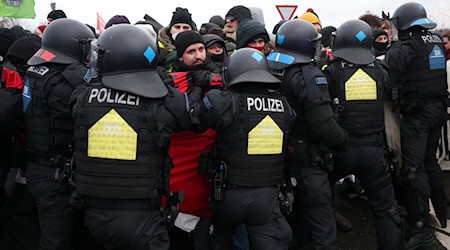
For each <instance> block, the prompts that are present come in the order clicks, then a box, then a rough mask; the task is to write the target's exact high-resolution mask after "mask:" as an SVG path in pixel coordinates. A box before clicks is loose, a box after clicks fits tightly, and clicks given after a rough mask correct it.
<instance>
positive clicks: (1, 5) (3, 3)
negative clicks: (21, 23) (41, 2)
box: [0, 0, 36, 18]
mask: <svg viewBox="0 0 450 250" xmlns="http://www.w3.org/2000/svg"><path fill="white" fill-rule="evenodd" d="M35 16H36V13H35V12H34V0H0V17H15V18H34V17H35Z"/></svg>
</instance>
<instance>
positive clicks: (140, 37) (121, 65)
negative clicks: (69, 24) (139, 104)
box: [91, 24, 168, 98]
mask: <svg viewBox="0 0 450 250" xmlns="http://www.w3.org/2000/svg"><path fill="white" fill-rule="evenodd" d="M157 57H158V49H157V45H156V37H155V36H151V35H150V34H149V33H148V32H145V31H144V30H142V29H140V28H138V27H136V26H133V25H131V24H117V25H114V26H112V27H109V28H108V29H106V30H105V31H104V32H103V33H102V34H101V35H100V36H99V37H98V39H97V40H94V41H92V44H91V72H93V74H94V77H97V76H98V77H100V78H101V81H102V83H103V84H104V85H105V86H107V87H110V88H112V89H117V90H122V91H126V92H129V93H132V94H136V95H139V96H144V97H148V98H160V97H164V96H165V95H167V93H168V91H167V88H166V86H165V85H164V83H163V81H162V80H161V78H160V76H159V75H158V72H156V67H157V63H158V58H157Z"/></svg>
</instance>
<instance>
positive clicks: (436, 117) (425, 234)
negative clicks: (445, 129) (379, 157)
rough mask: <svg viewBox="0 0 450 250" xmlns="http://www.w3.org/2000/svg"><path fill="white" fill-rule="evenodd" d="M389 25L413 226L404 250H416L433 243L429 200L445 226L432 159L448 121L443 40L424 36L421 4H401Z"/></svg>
mask: <svg viewBox="0 0 450 250" xmlns="http://www.w3.org/2000/svg"><path fill="white" fill-rule="evenodd" d="M392 22H393V24H394V27H395V28H396V29H397V30H398V39H399V40H398V42H396V43H394V44H393V45H392V47H391V48H390V49H389V50H388V52H387V54H386V62H387V64H388V65H389V68H390V76H391V80H392V83H393V84H394V85H396V86H398V88H399V92H400V98H401V99H400V103H401V113H402V117H401V122H400V129H401V148H402V153H403V162H404V170H405V173H404V176H405V182H406V193H407V197H408V219H409V222H410V224H411V227H412V229H411V232H410V237H409V239H408V240H407V242H406V245H405V248H406V249H413V248H414V249H415V247H418V246H421V245H427V244H431V243H432V242H433V241H434V240H435V236H434V233H433V231H432V229H431V227H430V225H429V222H428V221H427V218H428V213H429V206H428V199H429V198H431V200H432V202H433V207H434V208H435V210H436V215H437V217H438V218H439V221H440V222H441V224H442V226H445V222H446V219H445V218H446V211H445V192H444V187H443V185H444V183H443V175H442V172H441V168H440V166H439V164H438V163H437V160H436V150H437V147H438V143H439V137H440V131H441V128H442V125H443V124H444V123H445V121H446V119H447V108H446V104H445V99H446V98H447V91H446V90H447V85H446V72H445V53H444V48H443V44H442V39H441V38H440V37H439V36H437V35H433V34H432V33H431V32H430V31H429V30H430V29H433V28H435V27H436V23H434V22H433V21H431V20H430V19H428V18H427V13H426V11H425V8H424V7H423V6H422V5H420V4H418V3H415V2H411V3H406V4H403V5H401V6H400V7H398V8H397V10H395V12H394V15H393V17H392Z"/></svg>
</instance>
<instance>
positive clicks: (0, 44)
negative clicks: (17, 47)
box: [0, 28, 18, 57]
mask: <svg viewBox="0 0 450 250" xmlns="http://www.w3.org/2000/svg"><path fill="white" fill-rule="evenodd" d="M17 38H18V36H17V35H16V34H15V33H14V32H13V31H12V30H10V29H8V28H0V56H1V57H5V56H6V52H7V51H8V49H9V47H11V45H12V44H13V43H14V42H15V41H16V40H17Z"/></svg>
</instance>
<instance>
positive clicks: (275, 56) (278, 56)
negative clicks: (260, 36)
mask: <svg viewBox="0 0 450 250" xmlns="http://www.w3.org/2000/svg"><path fill="white" fill-rule="evenodd" d="M267 60H269V61H274V62H279V63H283V64H292V63H293V62H294V61H295V57H293V56H290V55H286V54H282V53H278V52H272V53H270V54H269V56H268V57H267Z"/></svg>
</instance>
